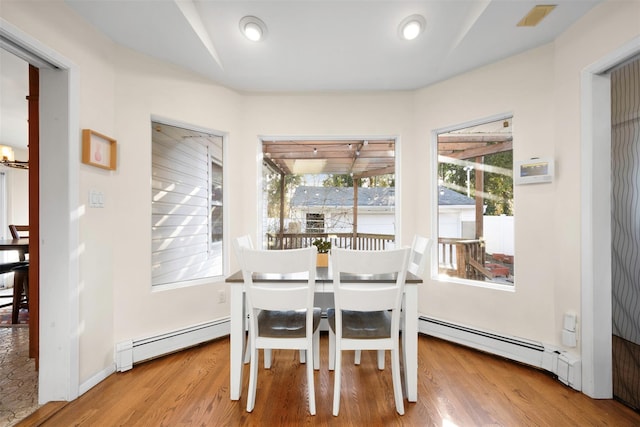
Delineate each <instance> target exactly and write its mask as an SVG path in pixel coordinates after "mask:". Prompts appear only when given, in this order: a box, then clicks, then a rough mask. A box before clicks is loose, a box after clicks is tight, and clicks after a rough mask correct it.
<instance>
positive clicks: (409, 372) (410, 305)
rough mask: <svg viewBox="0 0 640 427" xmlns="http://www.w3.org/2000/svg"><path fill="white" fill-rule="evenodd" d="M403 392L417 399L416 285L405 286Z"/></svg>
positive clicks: (410, 398)
mask: <svg viewBox="0 0 640 427" xmlns="http://www.w3.org/2000/svg"><path fill="white" fill-rule="evenodd" d="M402 356H403V359H404V382H405V387H406V390H405V393H406V395H407V400H409V402H417V401H418V287H417V286H406V287H405V295H404V329H403V331H402Z"/></svg>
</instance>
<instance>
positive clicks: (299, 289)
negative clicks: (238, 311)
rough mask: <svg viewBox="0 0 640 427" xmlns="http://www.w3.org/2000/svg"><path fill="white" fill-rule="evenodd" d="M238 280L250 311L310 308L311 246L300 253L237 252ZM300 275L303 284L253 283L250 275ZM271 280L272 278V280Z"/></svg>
mask: <svg viewBox="0 0 640 427" xmlns="http://www.w3.org/2000/svg"><path fill="white" fill-rule="evenodd" d="M240 254H241V264H242V277H243V279H244V283H245V291H246V293H247V299H248V301H249V307H252V308H253V310H260V309H262V310H295V309H300V308H307V307H311V308H312V307H313V297H314V293H315V281H316V254H317V249H316V247H315V246H311V247H309V248H303V249H287V250H256V249H249V248H241V249H240ZM291 273H300V274H301V276H300V277H301V280H302V281H303V283H304V284H300V283H297V284H295V285H286V284H284V285H283V284H282V283H270V282H254V281H253V275H254V274H274V275H277V276H281V275H284V274H291ZM274 278H275V276H274Z"/></svg>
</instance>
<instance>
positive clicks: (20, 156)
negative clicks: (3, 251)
mask: <svg viewBox="0 0 640 427" xmlns="http://www.w3.org/2000/svg"><path fill="white" fill-rule="evenodd" d="M13 152H14V156H15V159H16V160H29V153H28V151H27V150H23V149H20V148H14V149H13ZM3 172H4V173H5V176H6V179H7V181H6V183H7V225H8V224H29V171H28V170H26V169H14V168H7V167H4V168H3ZM0 236H5V237H7V238H10V237H11V234H10V233H9V228H8V227H7V229H6V230H2V231H1V232H0Z"/></svg>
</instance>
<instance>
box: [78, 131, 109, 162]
mask: <svg viewBox="0 0 640 427" xmlns="http://www.w3.org/2000/svg"><path fill="white" fill-rule="evenodd" d="M116 160H117V150H116V140H115V139H113V138H109V137H108V136H106V135H102V134H101V133H98V132H96V131H94V130H91V129H82V163H86V164H88V165H91V166H95V167H98V168H102V169H109V170H115V169H116Z"/></svg>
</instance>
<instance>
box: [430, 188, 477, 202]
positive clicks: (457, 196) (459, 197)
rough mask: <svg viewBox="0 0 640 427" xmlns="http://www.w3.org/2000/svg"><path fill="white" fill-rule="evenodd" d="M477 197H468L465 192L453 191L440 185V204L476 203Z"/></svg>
mask: <svg viewBox="0 0 640 427" xmlns="http://www.w3.org/2000/svg"><path fill="white" fill-rule="evenodd" d="M475 204H476V201H475V199H473V198H471V197H467V196H465V195H464V194H461V193H458V192H457V191H453V190H451V189H449V188H447V187H442V186H441V187H438V205H442V206H459V205H475Z"/></svg>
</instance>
